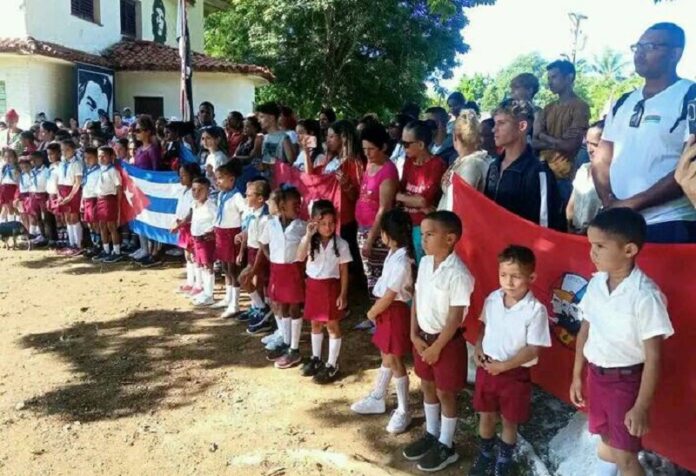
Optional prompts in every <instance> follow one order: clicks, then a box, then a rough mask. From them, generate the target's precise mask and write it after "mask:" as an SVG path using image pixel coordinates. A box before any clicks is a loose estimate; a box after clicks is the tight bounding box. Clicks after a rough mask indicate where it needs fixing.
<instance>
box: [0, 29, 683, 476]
mask: <svg viewBox="0 0 696 476" xmlns="http://www.w3.org/2000/svg"><path fill="white" fill-rule="evenodd" d="M684 43H685V39H684V34H683V31H682V30H681V29H680V28H679V27H677V26H676V25H673V24H656V25H654V26H652V27H650V28H649V29H648V30H647V31H646V32H645V33H644V34H643V36H642V37H641V38H640V40H639V41H638V43H636V44H635V45H634V47H633V49H634V52H635V56H634V60H635V64H636V71H637V73H638V74H639V75H640V76H642V77H643V78H644V79H645V84H644V86H643V87H642V88H639V89H637V90H636V91H634V92H632V93H629V94H627V95H624V96H622V97H620V98H618V100H617V101H616V103H615V104H614V105H613V107H612V109H611V110H610V111H609V113H608V114H607V117H606V118H605V119H604V120H602V121H599V122H596V123H594V124H592V125H590V124H589V116H590V113H589V107H588V106H587V104H586V103H585V102H583V100H582V99H580V98H579V97H578V96H577V95H576V94H575V93H574V91H573V83H574V80H575V69H574V66H573V65H572V63H569V62H567V61H556V62H553V63H551V64H549V65H548V67H547V70H548V82H549V87H550V89H551V91H552V92H554V93H555V94H557V95H558V99H557V100H556V101H554V102H552V103H551V104H549V105H547V106H546V107H545V108H544V109H538V108H536V107H535V106H534V104H533V98H534V96H535V94H536V93H537V92H538V90H539V81H538V79H537V78H536V77H534V75H532V74H529V73H525V74H522V75H519V76H517V77H516V78H514V79H513V80H512V82H511V85H510V97H509V99H506V100H505V101H503V102H502V103H501V104H500V105H499V107H497V108H496V109H495V111H492V114H491V117H490V118H486V119H483V120H481V115H480V112H479V110H478V107H477V105H476V104H475V103H471V102H467V101H466V100H465V98H464V97H463V95H462V94H461V93H454V94H452V95H451V96H450V97H449V98H448V101H447V105H448V107H449V112H448V111H447V110H445V109H444V108H442V107H431V108H428V109H426V110H425V111H424V113H423V114H421V112H420V110H419V108H418V107H417V106H415V105H413V104H407V105H406V106H405V107H404V108H403V110H402V111H400V112H399V113H398V114H396V115H395V117H394V118H393V120H392V121H390V122H389V123H388V124H386V125H383V124H381V123H380V121H379V119H378V118H377V117H376V116H374V115H370V114H368V115H366V116H364V117H362V118H361V119H359V120H357V121H351V120H347V119H340V120H337V117H336V113H335V112H334V111H333V110H332V109H330V108H326V109H323V110H321V111H320V113H319V114H318V115H317V118H316V119H315V118H306V119H302V120H299V121H297V120H296V119H295V116H294V113H293V111H292V110H291V109H290V108H289V107H287V106H280V105H277V104H275V103H266V104H261V105H259V106H258V107H257V108H256V111H255V114H254V115H251V116H248V117H244V116H243V115H242V114H240V113H239V112H236V111H235V112H232V113H230V114H229V116H228V117H227V118H226V119H225V121H224V123H223V126H222V127H220V126H218V125H217V124H216V122H215V109H214V106H213V105H212V104H210V103H208V102H204V103H202V104H201V105H200V107H199V110H198V115H197V123H196V126H195V127H194V126H193V125H191V124H186V123H183V122H177V121H169V122H168V121H165V120H157V121H154V120H153V119H152V118H151V117H149V116H147V115H140V116H138V117H134V116H133V115H132V113H131V111H130V110H128V109H124V110H123V113H122V114H116V115H115V116H114V117H113V118H112V119H113V120H112V119H111V118H108V117H102V119H101V121H100V122H99V123H88V124H85V125H84V127H83V128H78V125H77V124H76V123H75V121H74V120H72V119H71V120H69V122H68V123H65V124H64V123H62V121H61V120H60V119H56V120H55V121H52V122H51V121H43V122H40V124H38V125H37V126H35V127H34V128H32V130H30V131H21V130H19V128H18V127H17V123H18V117H17V114H16V113H14V111H10V112H8V113H7V115H6V123H5V125H4V129H2V130H0V142H1V143H2V145H3V146H4V147H5V149H4V152H3V161H2V164H1V165H2V167H1V168H2V179H1V182H0V183H1V185H0V205H1V206H2V218H3V219H4V220H5V219H8V217H10V216H15V215H18V216H20V218H21V220H22V221H23V222H24V223H25V225H26V227H27V229H28V230H29V232H30V233H31V235H32V236H33V238H32V242H33V244H35V245H37V246H40V245H50V246H58V247H59V252H60V253H61V254H65V255H69V256H77V255H79V254H83V253H84V254H87V255H88V256H90V257H91V258H92V259H93V260H94V261H96V262H105V263H110V262H115V261H119V260H121V259H123V258H124V257H125V255H124V254H123V253H124V252H125V251H126V250H128V251H130V252H131V255H130V257H131V259H133V260H134V261H135V262H137V263H140V264H141V265H143V266H151V265H154V264H156V263H157V262H158V260H159V257H160V256H161V253H162V251H163V248H164V247H163V246H162V245H161V244H159V243H156V242H154V241H153V240H150V239H148V237H147V236H145V235H142V234H141V235H140V236H138V237H136V236H135V235H133V234H132V233H130V232H129V231H128V226H127V225H121V224H120V219H119V213H120V212H119V206H118V204H119V201H120V197H121V195H122V193H123V184H122V183H121V179H120V175H119V173H118V172H117V170H116V168H115V164H116V163H117V161H127V162H130V163H132V164H133V165H135V166H136V167H139V168H142V169H147V170H172V171H178V173H179V177H180V182H181V193H180V196H179V199H178V205H177V209H176V219H175V221H174V222H173V223H172V225H171V228H172V231H173V232H175V233H177V236H178V246H179V247H180V248H181V249H182V250H183V253H184V260H185V269H186V280H185V282H184V283H182V284H181V285H180V286H179V288H178V289H177V291H178V292H180V293H183V294H186V295H188V296H190V297H191V299H192V302H193V303H194V304H195V305H196V306H210V307H213V308H220V309H223V312H222V314H221V317H222V318H234V319H237V320H239V321H242V322H245V323H246V324H247V326H248V328H247V331H248V333H249V334H267V335H266V336H265V337H264V338H263V339H262V342H263V344H264V345H265V346H266V349H267V350H268V356H267V357H268V359H269V360H270V361H273V363H274V366H275V367H276V368H278V369H288V368H292V367H295V366H297V365H300V364H302V366H301V374H302V375H303V376H306V377H312V378H313V380H314V381H316V382H317V383H320V384H325V383H330V382H333V381H334V380H335V379H336V378H337V377H338V375H339V368H340V359H339V357H340V351H341V346H342V330H341V321H342V319H343V318H344V317H345V315H346V313H347V307H348V289H349V284H351V285H354V286H357V287H360V286H362V287H364V288H365V289H366V290H367V292H368V293H369V296H370V298H371V300H372V302H371V307H370V309H369V311H368V312H367V316H366V317H367V319H366V320H365V321H364V322H361V323H360V324H359V325H358V328H365V329H370V330H371V332H372V333H373V342H374V344H375V346H376V347H377V349H378V350H379V352H380V354H381V361H382V363H381V366H380V368H379V370H378V372H377V378H376V382H375V386H374V389H373V390H372V391H371V392H370V393H369V394H368V395H367V396H365V398H363V399H361V400H360V401H358V402H355V403H354V404H353V405H352V406H351V409H352V410H353V411H354V412H355V413H358V414H381V413H384V412H386V408H387V405H386V399H387V398H386V397H387V389H388V386H389V383H390V381H391V379H392V378H393V380H394V383H395V387H396V395H397V406H396V408H395V409H394V411H393V412H392V414H391V417H390V419H389V421H388V424H387V427H386V429H387V431H388V432H390V433H401V432H404V431H406V430H407V429H408V428H409V426H410V424H411V413H410V409H409V406H408V388H409V378H408V371H407V359H406V357H407V356H408V355H409V354H412V355H413V364H414V367H415V373H416V375H418V376H419V378H420V380H421V390H422V394H423V402H424V403H423V407H424V413H425V430H426V431H425V432H424V434H423V436H422V437H421V438H420V439H418V440H416V441H414V442H413V443H412V444H410V445H408V446H407V447H406V448H405V449H404V451H403V456H404V457H405V458H406V459H408V460H412V461H414V462H417V466H418V468H419V469H421V470H423V471H437V470H440V469H443V468H445V467H446V466H448V465H450V464H452V463H454V462H455V461H457V459H458V454H457V452H456V451H455V448H454V443H453V437H454V432H455V427H456V421H457V404H456V402H457V393H458V392H459V391H460V390H461V389H462V388H463V387H464V386H465V384H466V371H467V348H466V344H465V341H464V339H463V337H462V335H461V330H462V323H463V321H464V318H465V317H466V315H467V311H468V308H469V305H470V296H471V294H472V292H473V289H474V286H476V282H475V277H474V276H472V275H471V273H470V271H469V270H468V268H467V266H466V264H465V263H463V262H462V261H461V260H460V259H459V258H458V256H457V255H456V254H455V253H454V248H455V245H456V243H457V241H458V240H459V238H460V237H461V235H462V233H465V230H462V225H461V222H460V220H459V218H458V217H457V215H455V214H454V213H453V212H452V208H453V202H454V197H453V185H452V184H453V177H454V176H455V175H458V176H459V177H461V178H462V179H463V180H464V181H465V182H467V183H468V184H469V185H470V186H472V187H473V188H475V189H477V190H478V191H480V192H482V193H484V194H485V195H486V196H487V197H489V198H490V199H492V200H494V201H495V202H496V203H498V204H499V205H500V206H502V207H504V208H506V209H508V210H510V211H511V212H513V213H515V214H517V215H519V216H520V217H522V218H525V219H527V220H530V221H532V222H534V223H537V224H539V225H541V226H544V227H549V228H553V229H556V230H559V231H569V232H572V233H577V234H585V235H587V236H588V240H589V242H590V245H591V255H590V257H591V259H592V261H593V263H594V264H595V266H596V267H597V271H598V273H597V274H595V276H594V277H593V278H592V280H591V281H590V284H589V286H588V291H587V293H586V295H585V297H584V299H583V300H582V302H581V304H580V308H581V310H582V313H581V314H582V319H583V321H582V327H581V330H580V333H579V335H578V337H577V352H576V361H575V367H574V369H573V384H572V387H571V389H570V398H571V400H572V401H573V403H575V404H576V405H578V406H583V405H585V402H586V401H589V402H590V407H589V422H590V430H591V431H592V432H593V433H598V434H600V435H601V436H602V443H601V444H600V448H599V451H598V454H599V458H600V465H599V471H600V473H599V474H602V475H610V474H617V471H619V470H620V471H621V474H624V475H634V474H642V469H641V468H640V465H639V463H638V459H637V457H636V455H637V452H638V451H639V450H640V448H641V446H640V437H641V436H643V434H645V432H646V431H647V430H648V427H649V424H648V419H647V414H648V409H649V407H650V404H651V400H652V396H653V393H654V390H655V387H656V385H657V379H658V364H659V353H660V343H661V341H662V339H664V338H666V337H669V336H670V335H671V334H672V333H673V330H672V327H671V325H670V321H669V317H668V315H667V312H666V307H665V299H664V297H663V296H662V294H661V293H660V290H659V289H658V287H657V285H656V284H655V283H654V282H653V281H651V280H650V278H649V277H647V276H646V275H645V274H644V273H643V272H642V271H641V270H640V269H639V268H638V267H637V266H636V265H635V258H636V256H637V255H638V254H639V252H640V250H641V248H642V246H643V244H644V243H646V242H660V243H677V242H682V243H693V242H696V225H695V224H696V210H695V209H694V206H693V204H692V203H690V202H689V200H688V198H687V196H684V194H683V192H682V190H681V188H680V185H681V186H682V187H684V190H687V195H688V193H689V192H688V191H690V190H693V188H694V187H696V186H694V185H690V183H691V182H693V181H694V180H695V179H694V173H693V171H691V168H690V164H691V162H692V159H693V158H694V157H696V149H695V147H694V146H690V147H687V148H686V149H684V143H685V142H686V141H687V139H688V128H687V127H686V122H687V121H686V114H685V111H686V105H687V102H688V101H689V100H690V99H691V98H692V96H694V95H696V88H694V85H693V83H692V82H690V81H688V80H684V79H680V78H679V77H678V76H677V74H676V67H677V64H678V62H679V60H680V57H681V54H682V51H683V48H684ZM691 140H692V143H693V139H691ZM680 157H681V158H680ZM276 163H285V164H287V165H288V166H292V167H295V168H297V169H299V170H300V171H302V172H304V173H308V174H321V175H326V174H330V175H333V176H335V177H336V179H337V180H338V183H339V185H340V187H341V192H342V193H341V203H340V206H336V204H334V203H332V202H331V201H328V200H317V201H315V202H314V203H311V204H307V203H304V202H303V197H302V196H301V194H300V192H299V191H298V189H297V188H295V187H294V186H293V185H292V184H282V185H279V186H278V187H277V188H276V189H275V190H273V189H272V186H271V184H272V183H274V180H273V172H274V166H275V164H276ZM247 166H252V167H254V168H255V170H256V174H255V175H256V176H255V177H254V178H252V179H251V180H249V181H248V182H247V183H245V184H244V187H242V184H241V182H240V179H241V177H242V175H243V168H244V167H247ZM675 170H676V171H677V175H676V178H675ZM677 182H679V183H677ZM242 190H244V191H242ZM691 196H693V194H692V195H691ZM303 206H311V212H310V215H309V220H308V221H305V220H303V219H302V218H301V216H303V213H302V207H303ZM84 232H87V233H88V234H89V238H87V237H85V236H83V233H84ZM136 243H137V245H136ZM85 245H87V246H88V247H90V248H89V249H88V250H85ZM360 264H362V266H360ZM491 266H498V271H499V278H500V288H499V289H497V290H487V291H490V295H489V296H488V298H487V299H486V301H485V305H484V308H483V311H482V314H481V316H475V317H478V318H479V319H480V320H481V323H482V330H481V332H480V334H479V338H478V340H477V342H476V345H475V354H474V360H475V363H476V365H477V367H478V370H477V373H476V383H475V396H474V408H475V409H476V411H478V412H479V413H480V427H479V436H480V451H479V454H478V456H477V458H476V460H475V461H474V464H473V466H472V469H471V471H470V474H472V475H487V474H496V475H506V474H510V470H511V469H510V468H511V462H512V454H513V450H514V447H515V444H516V440H517V425H518V424H520V423H523V422H525V421H526V420H527V419H528V418H529V417H530V398H531V397H530V394H531V382H530V368H531V367H532V366H534V365H535V364H536V363H537V361H538V359H539V358H540V355H541V353H540V349H541V348H543V347H548V346H550V345H551V342H550V337H549V329H548V317H547V311H546V305H545V304H547V303H542V302H540V301H539V300H537V299H536V298H535V297H534V295H533V293H532V292H531V290H530V286H531V284H532V282H533V281H534V279H535V277H536V274H535V257H534V254H533V252H532V251H531V250H530V249H528V248H525V247H523V246H518V245H515V244H510V246H508V247H507V248H505V249H504V250H501V252H500V254H499V257H498V263H496V264H494V263H491ZM218 267H219V269H220V270H221V271H222V274H223V275H224V283H225V284H224V286H225V287H224V297H223V298H222V299H221V300H218V301H216V300H215V293H214V290H215V273H216V269H217V268H218ZM242 293H246V294H248V296H249V298H250V301H251V306H250V307H249V308H248V309H246V310H242V309H241V308H240V306H239V298H240V295H241V294H242ZM629 309H631V310H632V311H630V312H629V311H627V310H629ZM618 310H621V312H620V313H616V311H618ZM617 315H620V316H621V319H622V321H621V324H620V325H617V324H615V323H613V320H615V318H616V316H617ZM303 320H308V321H310V323H311V325H310V328H311V356H309V357H308V358H306V359H303V358H302V356H301V353H300V346H299V343H300V336H301V333H302V327H303ZM324 329H326V330H327V333H328V346H327V347H328V351H327V353H326V354H325V353H324V351H323V348H324V339H325V335H324ZM542 358H543V356H542ZM303 360H304V363H303ZM586 364H587V365H588V366H589V372H588V378H587V382H584V381H583V379H582V373H583V369H584V367H585V366H586ZM498 419H500V420H502V433H501V435H500V437H499V438H498V439H496V436H495V428H496V422H497V421H498Z"/></svg>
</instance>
